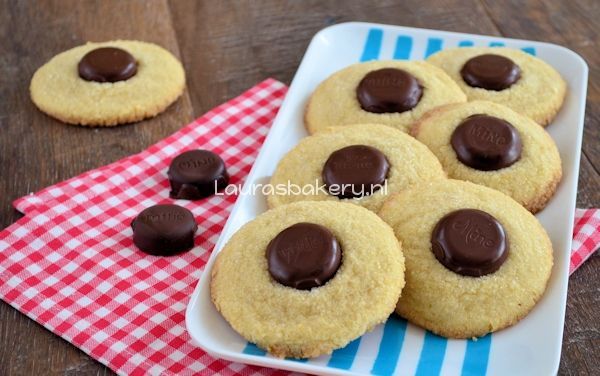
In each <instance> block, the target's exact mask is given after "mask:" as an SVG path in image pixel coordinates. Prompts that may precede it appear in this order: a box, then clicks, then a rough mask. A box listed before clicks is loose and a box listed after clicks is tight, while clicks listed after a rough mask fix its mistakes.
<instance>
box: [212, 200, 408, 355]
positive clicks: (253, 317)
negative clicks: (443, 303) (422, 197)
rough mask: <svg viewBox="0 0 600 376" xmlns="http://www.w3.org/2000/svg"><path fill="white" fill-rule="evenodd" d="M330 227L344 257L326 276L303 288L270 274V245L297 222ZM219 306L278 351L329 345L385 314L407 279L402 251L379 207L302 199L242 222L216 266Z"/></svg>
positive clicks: (252, 337) (314, 350) (312, 350)
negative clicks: (377, 211) (319, 282)
mask: <svg viewBox="0 0 600 376" xmlns="http://www.w3.org/2000/svg"><path fill="white" fill-rule="evenodd" d="M302 222H309V223H314V224H317V225H321V226H324V227H326V228H327V229H328V230H329V231H331V233H333V235H334V236H335V238H336V239H337V241H338V242H339V244H340V246H341V250H342V256H341V265H340V267H339V269H338V270H337V272H336V274H335V275H334V276H333V278H331V279H330V280H329V281H328V282H327V283H326V284H324V285H323V286H320V287H316V288H312V289H311V290H298V289H295V288H292V287H286V286H284V285H282V284H280V283H278V282H276V281H275V280H274V279H273V278H272V277H271V275H270V273H269V270H268V263H267V257H266V252H267V247H268V245H269V243H270V242H271V240H272V239H273V238H275V237H276V236H277V235H278V233H280V232H281V231H282V230H284V229H286V228H288V227H289V226H292V225H294V224H297V223H302ZM211 273H212V274H211V276H212V280H211V297H212V301H213V302H214V304H215V306H216V307H217V310H218V311H219V312H220V313H221V314H222V315H223V317H224V318H225V319H226V320H227V321H228V322H229V324H231V326H232V327H233V329H234V330H235V331H237V332H238V333H240V334H241V335H242V336H243V337H244V338H246V339H247V340H248V341H251V342H253V343H256V344H257V345H258V346H260V347H261V348H264V349H266V350H267V351H268V352H269V353H271V354H273V355H275V356H278V357H296V358H304V357H316V356H319V355H322V354H328V353H331V351H333V350H334V349H337V348H341V347H343V346H345V345H346V344H348V343H349V342H350V341H352V340H354V339H355V338H358V337H359V336H361V335H363V334H364V333H365V332H367V331H369V330H371V329H372V328H373V327H374V326H375V325H377V324H379V323H382V322H384V321H385V320H386V319H387V318H388V317H389V315H390V314H391V313H392V312H393V311H394V307H395V305H396V303H397V300H398V297H399V296H400V292H401V290H402V287H403V286H404V277H403V276H404V257H403V255H402V250H401V248H400V244H399V243H398V240H397V239H396V237H395V236H394V233H393V231H392V229H391V228H390V227H389V226H388V225H387V224H385V222H383V221H382V220H381V219H380V218H379V217H378V216H377V215H376V214H375V213H373V212H370V211H368V210H366V209H364V208H361V207H358V206H356V205H351V204H344V203H337V202H300V203H294V204H290V205H286V206H282V207H279V208H276V209H272V210H269V211H267V212H265V213H263V214H261V215H259V216H258V217H257V218H255V219H254V220H252V221H250V222H249V223H247V224H245V225H244V226H243V227H242V228H241V229H240V230H238V232H236V233H235V234H234V235H233V236H232V237H231V239H230V240H229V241H228V242H227V244H226V245H225V247H224V248H223V250H222V251H221V252H220V253H219V255H218V256H217V260H216V261H215V264H214V266H213V268H212V272H211Z"/></svg>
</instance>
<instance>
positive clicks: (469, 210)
mask: <svg viewBox="0 0 600 376" xmlns="http://www.w3.org/2000/svg"><path fill="white" fill-rule="evenodd" d="M538 128H539V126H538ZM379 215H380V217H381V218H382V219H383V220H384V221H385V222H386V223H388V224H389V225H390V226H392V228H393V229H394V233H395V234H396V237H397V238H398V240H399V241H400V243H401V244H402V249H403V252H404V256H405V257H406V286H405V287H404V290H403V291H402V296H401V297H400V299H399V301H398V305H397V307H396V312H397V313H398V314H400V315H401V316H402V317H404V318H406V319H408V320H409V321H411V322H412V323H414V324H416V325H419V326H421V327H423V328H425V329H427V330H431V331H432V332H434V333H436V334H439V335H441V336H444V337H451V338H472V337H479V336H483V335H486V334H487V333H490V332H494V331H497V330H500V329H503V328H505V327H507V326H511V325H513V324H515V323H517V322H518V321H519V320H521V319H522V318H523V317H525V316H526V315H527V314H528V313H529V312H530V311H531V309H532V308H533V307H534V306H535V304H536V303H537V302H538V301H539V300H540V298H541V297H542V295H543V293H544V291H545V289H546V285H547V283H548V279H549V277H550V273H551V271H552V262H553V256H552V254H553V252H552V244H551V243H550V239H549V238H548V235H547V234H546V231H545V230H544V228H543V227H542V226H541V224H540V223H539V222H538V220H537V219H536V218H535V217H534V216H533V215H532V214H531V213H530V212H528V211H527V210H525V208H523V207H522V206H521V205H519V204H518V203H517V202H515V201H514V200H513V199H511V198H510V197H508V196H506V195H505V194H503V193H501V192H498V191H496V190H494V189H490V188H487V187H484V186H481V185H477V184H473V183H469V182H464V181H459V180H451V179H448V180H446V181H444V180H440V181H436V182H431V183H425V184H421V185H420V186H418V187H411V188H408V189H405V190H403V191H401V192H399V193H398V194H396V195H394V196H393V197H391V198H390V199H389V200H388V201H386V203H385V204H384V205H383V208H382V209H381V211H380V212H379Z"/></svg>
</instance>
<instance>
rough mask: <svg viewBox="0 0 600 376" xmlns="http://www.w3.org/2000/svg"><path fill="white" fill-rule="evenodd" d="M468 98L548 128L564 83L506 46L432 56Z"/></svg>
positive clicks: (542, 64)
mask: <svg viewBox="0 0 600 376" xmlns="http://www.w3.org/2000/svg"><path fill="white" fill-rule="evenodd" d="M427 62H429V63H431V64H433V65H435V66H437V67H439V68H441V69H443V70H444V71H445V72H446V73H448V75H449V76H450V77H452V79H453V80H454V81H456V83H457V84H458V85H459V86H460V88H461V89H462V90H463V91H464V92H465V94H466V95H467V98H468V99H469V100H470V101H472V100H487V101H491V102H496V103H500V104H503V105H505V106H507V107H510V108H512V109H513V110H515V111H517V112H518V113H520V114H523V115H525V116H528V117H530V118H532V119H533V120H535V121H536V122H537V123H538V124H541V125H544V126H546V125H548V124H549V123H550V122H551V121H552V119H554V117H555V116H556V114H557V113H558V111H559V110H560V107H561V106H562V103H563V101H564V98H565V94H566V91H567V84H566V82H565V80H564V79H563V78H562V77H561V76H560V74H559V73H558V72H557V71H556V70H555V69H554V68H552V67H551V66H550V65H549V64H547V63H546V62H544V61H543V60H541V59H539V58H537V57H535V56H532V55H530V54H528V53H525V52H523V51H521V50H517V49H512V48H505V47H460V48H450V49H447V50H442V51H440V52H438V53H436V54H433V55H431V56H430V57H429V58H428V59H427Z"/></svg>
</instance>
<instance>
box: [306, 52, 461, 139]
mask: <svg viewBox="0 0 600 376" xmlns="http://www.w3.org/2000/svg"><path fill="white" fill-rule="evenodd" d="M465 101H466V97H465V94H464V93H463V92H462V91H461V90H460V88H459V87H458V85H456V83H454V82H453V81H452V79H451V78H450V77H448V75H446V74H445V73H444V72H443V71H442V70H441V69H439V68H437V67H435V66H433V65H431V64H428V63H426V62H424V61H372V62H368V63H359V64H355V65H351V66H349V67H347V68H345V69H342V70H341V71H339V72H337V73H335V74H333V75H332V76H330V77H329V78H328V79H326V80H325V81H323V82H322V83H321V84H320V85H319V86H318V87H317V89H316V90H315V92H314V93H313V94H312V96H311V98H310V100H309V102H308V106H307V107H306V112H305V115H304V122H305V125H306V128H307V129H308V131H309V132H310V133H315V132H317V131H320V130H323V129H326V128H328V127H331V126H344V125H350V124H370V123H374V124H385V125H390V126H393V127H395V128H397V129H399V130H402V131H405V132H406V131H408V127H409V125H411V124H412V123H413V122H414V121H415V120H417V119H418V118H420V117H421V116H422V115H423V114H424V113H425V112H427V111H429V110H431V109H432V108H435V107H438V106H441V105H444V104H448V103H457V102H465Z"/></svg>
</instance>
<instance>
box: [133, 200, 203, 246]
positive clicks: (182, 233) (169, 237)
mask: <svg viewBox="0 0 600 376" xmlns="http://www.w3.org/2000/svg"><path fill="white" fill-rule="evenodd" d="M131 228H132V229H133V243H134V244H135V245H136V246H137V247H138V248H139V249H140V250H142V251H144V252H146V253H148V254H151V255H155V256H171V255H174V254H177V253H180V252H183V251H187V250H189V249H191V248H192V247H193V246H194V234H195V233H196V230H197V229H198V225H197V224H196V220H195V219H194V215H193V214H192V212H190V211H189V210H187V209H186V208H182V207H181V206H178V205H171V204H166V205H155V206H151V207H149V208H147V209H144V210H143V211H142V212H141V213H140V214H139V215H138V216H137V217H136V218H135V219H134V220H133V221H132V222H131Z"/></svg>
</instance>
